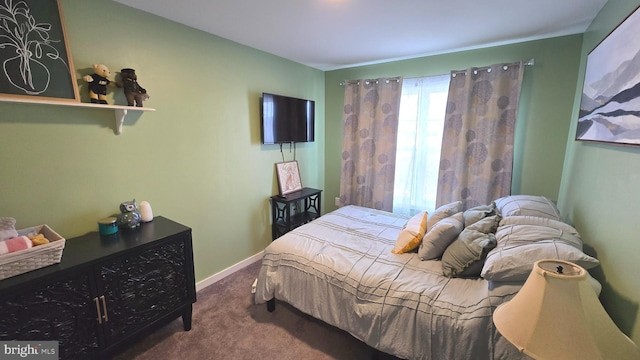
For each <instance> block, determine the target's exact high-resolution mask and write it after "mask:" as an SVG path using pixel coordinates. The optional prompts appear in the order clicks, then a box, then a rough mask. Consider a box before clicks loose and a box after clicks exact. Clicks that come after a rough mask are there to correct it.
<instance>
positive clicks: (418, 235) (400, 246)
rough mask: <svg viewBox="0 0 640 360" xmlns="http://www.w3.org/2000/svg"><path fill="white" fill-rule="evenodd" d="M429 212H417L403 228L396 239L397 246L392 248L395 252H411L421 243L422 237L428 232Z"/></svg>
mask: <svg viewBox="0 0 640 360" xmlns="http://www.w3.org/2000/svg"><path fill="white" fill-rule="evenodd" d="M428 216H429V213H427V212H426V211H423V212H421V213H418V214H415V215H414V216H413V217H412V218H411V219H409V221H407V223H406V224H405V225H404V227H403V228H402V231H400V234H399V235H398V240H396V246H395V247H394V248H393V250H391V252H392V253H394V254H402V253H406V252H409V251H411V250H413V249H415V248H417V247H418V246H419V245H420V242H422V237H423V236H424V234H425V233H426V232H427V217H428Z"/></svg>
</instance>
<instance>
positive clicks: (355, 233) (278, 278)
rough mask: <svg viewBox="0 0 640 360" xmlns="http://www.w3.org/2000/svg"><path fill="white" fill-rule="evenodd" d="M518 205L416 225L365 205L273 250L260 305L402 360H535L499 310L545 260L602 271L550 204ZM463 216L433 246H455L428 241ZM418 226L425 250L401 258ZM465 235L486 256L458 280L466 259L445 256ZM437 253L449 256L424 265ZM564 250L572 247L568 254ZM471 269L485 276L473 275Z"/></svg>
mask: <svg viewBox="0 0 640 360" xmlns="http://www.w3.org/2000/svg"><path fill="white" fill-rule="evenodd" d="M511 199H512V197H508V198H507V199H506V200H505V199H499V200H500V201H499V202H498V205H496V202H494V203H493V204H490V205H487V206H484V207H479V210H478V209H475V210H476V211H475V212H471V210H472V209H470V210H467V211H464V212H462V211H456V210H460V206H459V205H461V204H456V206H458V207H457V208H454V209H451V208H449V209H447V211H446V213H444V215H443V214H442V211H441V210H442V209H439V210H440V213H439V212H438V211H439V210H436V212H434V214H431V215H429V214H427V213H426V212H425V213H424V214H417V215H416V216H413V217H407V216H402V215H398V214H393V213H389V212H384V211H378V210H373V209H368V208H363V207H358V206H345V207H342V208H339V209H338V210H335V211H333V212H330V213H328V214H325V215H323V216H321V217H320V218H318V219H316V220H314V221H312V222H310V223H308V224H305V225H303V226H300V227H298V228H296V229H294V230H292V231H291V232H289V233H287V234H285V235H283V236H282V237H280V238H278V239H276V240H275V241H273V242H272V243H271V244H270V245H269V246H268V247H267V248H266V249H265V252H264V256H263V260H262V266H261V269H260V272H259V276H258V280H257V283H256V293H255V301H256V303H257V304H264V303H270V304H272V305H273V304H274V303H275V299H277V300H280V301H284V302H286V303H288V304H290V305H292V306H294V307H295V308H297V309H299V310H300V311H302V312H304V313H307V314H309V315H311V316H313V317H315V318H318V319H320V320H322V321H324V322H326V323H328V324H330V325H333V326H336V327H338V328H340V329H343V330H346V331H347V332H349V333H350V334H352V335H353V336H354V337H356V338H357V339H360V340H361V341H363V342H365V343H366V344H368V345H369V346H371V347H373V348H375V349H378V350H380V351H382V352H385V353H388V354H392V355H394V356H397V357H399V358H402V359H474V360H476V359H528V357H527V356H525V355H523V354H521V353H520V352H519V351H518V350H517V349H516V348H515V347H514V346H513V345H511V344H510V343H509V342H508V341H506V340H505V339H504V338H502V337H501V336H500V334H499V333H498V331H497V330H496V329H495V327H494V325H493V322H492V313H493V311H494V310H495V308H496V307H497V306H498V305H499V304H501V303H503V302H504V301H507V300H509V299H510V298H511V297H512V296H513V295H515V294H516V293H517V292H518V290H519V289H520V287H521V286H522V284H523V283H524V280H526V277H527V275H528V272H529V271H530V269H531V266H532V263H533V262H535V260H537V258H540V257H542V258H563V259H567V258H571V259H568V260H570V261H574V262H576V263H579V264H580V265H582V266H584V267H587V268H589V267H593V266H596V265H597V260H596V259H594V258H591V257H589V256H588V255H586V254H584V253H582V251H581V250H582V243H581V241H580V239H579V235H578V234H577V231H567V230H569V229H573V228H571V227H570V226H569V225H567V224H564V223H563V222H561V221H559V213H558V212H557V209H555V205H554V204H553V203H551V202H547V201H545V206H550V207H551V208H552V212H553V213H552V214H550V215H549V214H545V215H544V216H542V215H541V214H540V213H537V212H538V210H539V209H538V208H537V207H536V209H535V212H536V213H535V214H533V215H532V213H531V212H530V211H529V210H530V209H528V210H527V211H522V208H521V206H520V205H522V202H520V204H518V205H517V206H515V207H514V206H511V207H508V206H506V205H507V204H510V203H512V202H509V201H507V200H511ZM535 199H537V200H539V199H540V198H538V197H536V198H535ZM528 200H531V199H528ZM448 205H449V206H450V207H451V205H452V204H448ZM514 209H515V210H514ZM544 211H546V210H544ZM454 213H455V214H454ZM502 213H506V215H507V216H503V214H502ZM436 214H440V216H439V217H438V218H436V217H435V215H436ZM491 216H493V217H491ZM460 217H462V220H463V222H464V221H466V224H463V226H462V229H460V226H458V229H457V231H454V233H456V234H455V236H452V235H451V234H449V235H447V236H444V235H443V232H442V231H440V233H439V236H437V238H435V240H433V239H431V240H433V241H435V243H437V242H438V241H440V242H442V238H443V237H447V238H452V239H447V241H446V242H445V243H444V245H443V243H441V244H437V245H438V246H435V245H433V241H430V242H427V240H426V239H427V237H428V236H427V235H429V234H432V233H434V232H438V231H437V230H438V228H439V227H438V226H436V224H441V221H444V220H447V219H448V220H449V222H455V221H454V220H455V219H456V218H460ZM472 217H475V218H476V219H475V222H476V224H479V223H481V222H483V221H484V223H491V222H493V223H494V224H495V226H494V227H493V228H492V229H490V230H489V231H484V232H483V231H478V227H477V226H476V225H473V224H472V223H471V221H474V220H471V218H472ZM489 218H491V220H487V221H485V220H486V219H489ZM553 218H556V219H553ZM413 219H422V221H420V225H421V226H422V228H420V226H419V227H418V232H417V234H416V236H414V237H413V238H414V239H415V238H419V244H418V245H417V246H415V247H413V248H411V249H408V250H407V251H400V252H398V251H397V250H398V248H399V247H401V246H402V245H403V244H399V243H400V242H401V241H400V240H401V239H402V238H403V234H405V235H406V233H407V232H408V231H409V230H410V229H409V228H411V223H412V220H413ZM478 219H481V220H480V221H478ZM507 219H509V221H511V222H508V221H506V220H507ZM503 224H504V225H503ZM465 225H466V226H465ZM474 226H476V227H475V228H474ZM554 227H559V229H556V228H554ZM472 228H474V230H473V231H467V230H469V229H472ZM440 230H442V229H440ZM410 233H411V232H410ZM465 233H474V234H475V233H478V234H481V236H476V238H475V239H474V240H473V241H471V242H469V240H468V239H467V240H466V241H467V245H469V244H473V245H474V246H475V249H476V250H478V251H479V254H476V255H477V256H478V258H477V259H475V260H474V261H468V259H467V260H465V261H466V262H467V264H466V265H468V266H467V267H466V270H464V269H463V270H462V271H457V272H456V271H453V272H452V271H451V269H450V267H451V263H452V262H453V263H454V264H455V263H456V262H459V261H460V259H459V257H460V256H459V254H458V256H457V257H456V256H454V257H453V258H452V256H451V255H450V254H448V253H447V251H449V250H451V249H452V248H454V247H455V246H456V245H457V244H458V243H460V242H464V241H462V240H461V239H463V238H464V236H463V235H464V234H465ZM523 233H524V235H523ZM412 234H413V233H412ZM525 235H526V236H525ZM432 237H433V236H432ZM531 237H533V238H534V239H533V240H532V239H531ZM478 238H482V239H483V241H478ZM474 241H475V242H474ZM454 244H456V245H454ZM414 245H415V244H414ZM532 245H535V246H533V247H534V248H535V250H534V251H531V249H530V248H531V247H532ZM428 246H431V248H430V249H425V248H427V247H428ZM434 247H435V248H437V247H439V249H440V250H442V251H444V253H442V254H440V253H439V251H436V253H437V254H436V255H437V256H436V257H435V258H429V257H428V256H425V254H424V253H425V251H428V250H433V248H434ZM559 247H562V249H561V250H562V251H559V250H558V249H559ZM565 247H569V248H571V249H569V251H568V253H567V254H565V250H566V249H564V248H565ZM574 250H575V251H574ZM465 251H467V252H468V251H469V249H468V248H465V249H464V251H463V252H462V253H464V252H465ZM432 252H433V251H432ZM471 252H473V251H471ZM514 252H515V253H520V252H522V253H524V254H526V255H525V256H524V257H523V259H517V258H519V256H517V255H510V253H514ZM553 254H555V256H554V255H553ZM568 254H569V255H568ZM431 256H432V257H433V256H434V255H433V254H431ZM463 257H464V256H463ZM505 259H506V261H505ZM514 259H517V261H514ZM469 263H472V264H469ZM522 263H527V264H528V263H531V265H527V264H524V265H523V264H522ZM466 265H465V266H466ZM485 265H487V266H485ZM528 266H529V267H528ZM454 267H455V266H454ZM472 267H473V268H474V269H475V270H473V271H475V272H478V274H472V273H469V272H465V271H467V270H469V269H471V268H472ZM485 267H486V269H485ZM445 273H447V274H448V275H444V274H445ZM487 278H489V279H487ZM496 280H499V281H496ZM271 310H273V309H271Z"/></svg>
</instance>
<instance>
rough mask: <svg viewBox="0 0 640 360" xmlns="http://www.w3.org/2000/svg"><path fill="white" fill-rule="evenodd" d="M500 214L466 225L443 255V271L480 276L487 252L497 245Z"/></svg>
mask: <svg viewBox="0 0 640 360" xmlns="http://www.w3.org/2000/svg"><path fill="white" fill-rule="evenodd" d="M499 222H500V216H499V215H493V216H489V217H485V218H484V219H482V220H479V221H477V222H475V223H474V224H472V225H471V226H469V227H466V228H465V229H464V230H462V232H461V233H460V235H459V236H458V238H457V239H456V240H455V241H454V242H453V243H452V244H451V245H449V247H448V248H447V250H445V252H444V254H443V255H442V272H443V274H444V275H445V276H448V277H478V276H480V272H481V271H482V266H483V265H484V259H485V258H486V256H487V253H488V252H489V251H490V250H491V249H493V248H494V247H496V236H495V234H494V232H495V231H496V228H497V227H498V223H499Z"/></svg>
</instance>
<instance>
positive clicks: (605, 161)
mask: <svg viewBox="0 0 640 360" xmlns="http://www.w3.org/2000/svg"><path fill="white" fill-rule="evenodd" d="M638 5H640V1H638V0H609V2H608V3H607V4H606V5H605V7H604V8H603V9H602V10H601V11H600V14H599V15H598V17H597V18H596V19H595V20H594V21H593V22H592V24H591V26H590V27H589V28H588V30H587V31H586V32H585V34H584V44H583V47H582V58H581V61H580V63H579V65H580V72H579V74H580V77H579V79H578V82H577V91H576V93H575V97H574V104H573V115H572V117H571V118H572V121H571V128H570V132H569V136H568V138H567V152H566V153H567V155H566V157H565V167H564V172H563V176H562V186H561V192H560V193H561V196H560V199H559V207H560V210H561V211H562V213H563V215H564V216H565V218H567V219H569V220H570V221H572V222H573V224H574V225H575V226H576V228H577V229H578V230H580V234H581V236H582V239H583V240H584V242H585V244H586V245H588V246H589V247H590V248H592V249H591V251H593V252H594V253H595V254H596V255H597V257H598V259H599V260H600V261H601V265H602V266H600V267H599V268H598V269H597V272H594V276H595V277H596V278H597V279H598V280H600V281H601V282H603V283H604V287H603V292H602V296H601V299H602V302H603V304H604V306H605V308H606V310H607V312H608V313H609V314H610V315H611V317H612V318H613V320H614V321H615V323H616V324H617V325H618V327H619V328H620V329H621V330H622V331H623V332H624V333H626V334H627V335H629V336H630V337H631V339H632V340H633V341H634V342H635V343H636V344H640V311H639V309H638V308H639V306H640V277H639V276H638V274H640V265H639V264H640V262H638V256H639V254H640V240H639V237H640V235H639V234H640V222H639V221H638V214H640V191H639V190H637V189H636V186H638V184H640V149H638V148H637V147H621V146H612V145H598V144H593V143H585V142H580V141H574V138H575V131H576V124H577V119H578V109H579V106H580V93H581V89H582V84H583V81H584V70H585V66H586V61H587V55H588V53H589V52H590V51H591V50H592V49H593V48H594V47H595V46H596V45H597V44H598V43H599V42H600V41H601V40H602V39H604V38H605V37H606V36H607V35H608V34H609V33H610V32H611V31H612V30H613V29H614V28H615V27H616V26H617V25H618V24H619V23H620V22H621V21H622V20H623V19H625V17H626V16H627V15H628V14H630V13H631V12H632V11H633V10H634V9H635V8H636V7H637V6H638Z"/></svg>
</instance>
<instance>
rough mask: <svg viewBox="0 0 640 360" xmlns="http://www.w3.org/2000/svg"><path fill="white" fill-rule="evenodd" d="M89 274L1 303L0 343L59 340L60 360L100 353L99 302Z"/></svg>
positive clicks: (60, 280)
mask: <svg viewBox="0 0 640 360" xmlns="http://www.w3.org/2000/svg"><path fill="white" fill-rule="evenodd" d="M91 294H92V292H91V290H90V282H89V274H88V273H87V272H79V273H75V274H72V275H69V276H66V277H64V278H62V279H58V280H55V281H53V282H51V283H48V284H43V285H36V286H34V287H33V288H29V289H25V290H24V291H21V292H18V293H13V294H11V295H8V296H3V298H2V299H0V316H1V318H2V320H1V321H0V339H2V340H34V341H35V340H40V341H47V340H57V341H59V351H60V358H61V359H86V358H88V357H89V356H90V355H91V354H95V353H97V349H98V346H99V345H98V335H97V334H98V320H97V317H98V315H97V310H96V304H95V303H96V302H95V301H94V297H93V296H92V295H91Z"/></svg>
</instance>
